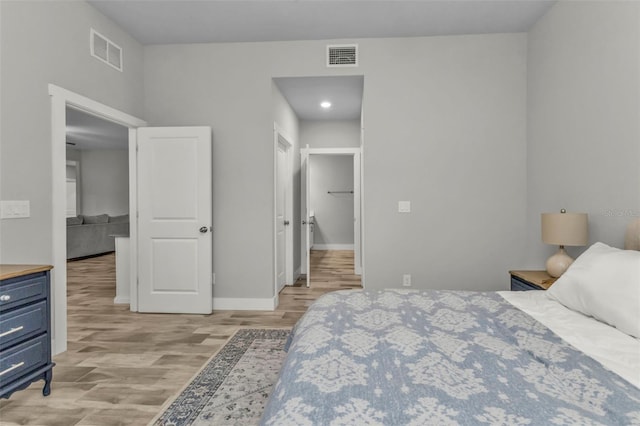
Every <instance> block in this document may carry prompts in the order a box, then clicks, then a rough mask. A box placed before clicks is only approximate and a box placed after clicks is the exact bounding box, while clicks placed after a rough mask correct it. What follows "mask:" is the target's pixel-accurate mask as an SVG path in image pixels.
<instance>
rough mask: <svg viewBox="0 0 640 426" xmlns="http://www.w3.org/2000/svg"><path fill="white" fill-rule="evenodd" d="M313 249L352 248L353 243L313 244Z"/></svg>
mask: <svg viewBox="0 0 640 426" xmlns="http://www.w3.org/2000/svg"><path fill="white" fill-rule="evenodd" d="M313 250H353V244H314V245H313Z"/></svg>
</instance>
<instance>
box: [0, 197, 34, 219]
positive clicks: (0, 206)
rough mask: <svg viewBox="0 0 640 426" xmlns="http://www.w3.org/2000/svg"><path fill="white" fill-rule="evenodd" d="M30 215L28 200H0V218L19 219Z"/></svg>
mask: <svg viewBox="0 0 640 426" xmlns="http://www.w3.org/2000/svg"><path fill="white" fill-rule="evenodd" d="M30 216H31V208H30V203H29V200H3V201H0V218H2V219H19V218H25V217H30Z"/></svg>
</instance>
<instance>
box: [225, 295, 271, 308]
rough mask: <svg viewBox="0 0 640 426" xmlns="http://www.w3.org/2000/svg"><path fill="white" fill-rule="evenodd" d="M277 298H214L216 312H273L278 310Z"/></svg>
mask: <svg viewBox="0 0 640 426" xmlns="http://www.w3.org/2000/svg"><path fill="white" fill-rule="evenodd" d="M276 303H277V298H276V296H274V297H271V298H264V299H257V298H246V299H245V298H237V297H214V298H213V310H214V311H273V310H275V309H276Z"/></svg>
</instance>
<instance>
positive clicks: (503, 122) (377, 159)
mask: <svg viewBox="0 0 640 426" xmlns="http://www.w3.org/2000/svg"><path fill="white" fill-rule="evenodd" d="M343 41H344V40H343ZM348 41H349V42H354V41H355V42H357V43H358V44H359V47H360V51H361V62H360V67H359V68H357V69H348V68H342V69H327V68H326V67H325V66H324V64H323V62H324V55H325V49H326V44H327V42H326V41H305V42H270V43H230V44H226V43H223V44H194V45H166V46H149V47H146V48H145V76H144V78H145V95H144V99H145V118H146V119H147V120H148V121H150V123H151V124H152V125H195V124H200V125H209V126H211V127H212V128H213V131H214V142H213V143H214V166H213V170H214V171H213V173H214V210H215V214H214V218H213V222H214V228H215V230H216V231H215V238H214V241H215V243H214V265H215V270H216V288H215V294H216V296H218V297H253V298H266V297H272V296H273V236H272V235H273V224H272V216H273V136H272V133H273V131H272V129H273V115H272V114H269V111H272V110H273V89H272V78H273V77H284V76H287V77H292V76H322V75H345V74H350V75H354V74H358V75H362V74H364V75H365V87H364V91H365V95H364V105H363V109H364V110H365V111H366V116H365V127H366V130H365V148H364V149H365V153H364V197H365V198H364V199H365V204H364V213H365V221H366V222H365V231H364V234H365V247H364V249H365V255H366V257H365V263H364V267H365V271H366V279H367V285H368V286H369V287H372V288H380V287H389V286H398V285H400V278H401V274H403V273H412V274H413V275H414V280H413V281H414V283H415V286H416V287H425V288H426V287H432V288H445V287H446V288H473V289H479V290H482V289H504V288H507V285H508V277H507V273H506V271H507V270H508V269H509V268H511V267H513V265H517V264H519V263H521V262H522V252H523V250H524V235H525V229H524V226H525V218H526V214H525V202H526V195H525V194H526V181H525V179H526V171H525V152H526V146H525V136H526V135H525V131H526V126H525V117H526V114H525V104H526V80H525V78H526V36H525V35H524V34H498V35H481V36H459V37H431V38H411V39H402V38H400V39H360V40H348ZM332 42H336V43H338V42H341V40H336V41H332ZM219 58H224V60H219ZM296 172H297V171H296ZM399 200H411V201H412V203H413V208H414V211H413V213H411V214H409V215H399V214H398V213H397V211H396V210H397V202H398V201H399ZM461 263H464V266H465V267H464V268H463V267H461ZM248 264H250V265H251V267H250V268H247V267H246V266H247V265H248Z"/></svg>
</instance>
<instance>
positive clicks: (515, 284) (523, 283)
mask: <svg viewBox="0 0 640 426" xmlns="http://www.w3.org/2000/svg"><path fill="white" fill-rule="evenodd" d="M509 274H510V275H511V291H528V290H547V289H548V288H549V287H551V286H552V285H553V283H554V282H555V281H556V278H553V277H552V276H550V275H549V274H547V272H546V271H509Z"/></svg>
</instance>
